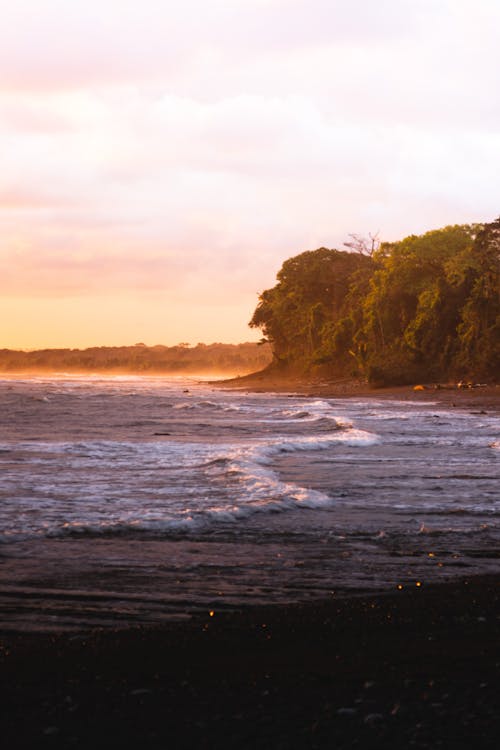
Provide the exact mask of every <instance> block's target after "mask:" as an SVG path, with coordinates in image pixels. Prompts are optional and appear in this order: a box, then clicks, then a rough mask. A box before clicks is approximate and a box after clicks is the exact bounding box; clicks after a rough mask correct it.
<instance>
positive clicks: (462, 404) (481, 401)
mask: <svg viewBox="0 0 500 750" xmlns="http://www.w3.org/2000/svg"><path fill="white" fill-rule="evenodd" d="M216 384H217V385H219V386H221V387H224V388H236V389H241V390H248V391H250V392H254V393H261V392H262V393H265V392H269V391H273V392H276V393H294V394H298V395H302V396H304V397H315V398H335V399H337V398H354V399H357V398H374V399H377V400H392V399H396V400H398V401H422V402H424V403H425V402H429V401H437V402H438V403H440V404H442V405H443V406H449V407H451V408H459V409H460V408H462V409H479V410H481V409H484V410H487V411H492V412H498V411H500V385H498V384H492V383H488V384H477V385H476V386H473V387H470V388H469V387H464V388H459V387H458V386H457V385H456V384H422V385H421V384H416V385H415V386H411V385H401V386H392V387H387V388H375V387H373V386H370V385H368V384H367V383H366V381H364V380H356V379H354V380H353V379H348V378H344V379H339V380H324V379H320V378H313V377H311V378H304V377H294V376H281V375H279V374H277V373H266V372H262V373H260V372H257V373H252V374H251V375H244V376H242V377H238V378H232V379H230V380H224V381H218V382H216Z"/></svg>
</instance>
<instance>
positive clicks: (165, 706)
mask: <svg viewBox="0 0 500 750" xmlns="http://www.w3.org/2000/svg"><path fill="white" fill-rule="evenodd" d="M498 604H499V597H498V579H497V578H492V577H488V578H484V577H483V578H471V579H464V580H461V581H458V582H453V583H444V584H441V585H434V586H429V587H427V586H425V585H422V586H420V587H418V586H415V587H414V588H413V587H412V588H408V589H403V590H401V591H394V592H388V593H387V594H384V595H380V594H379V595H374V596H366V595H365V596H363V597H350V598H345V599H338V600H336V599H335V598H333V599H332V600H330V601H328V602H318V603H316V604H310V605H307V606H288V607H270V608H249V609H247V610H243V611H239V612H234V613H224V614H219V613H218V612H214V613H213V615H212V616H211V615H210V613H209V612H207V613H206V615H204V616H199V617H196V618H193V619H191V620H189V621H186V622H184V623H172V624H170V625H167V626H163V627H162V628H155V629H131V630H124V631H119V630H118V631H112V632H109V631H108V632H101V633H99V632H94V633H87V634H82V635H79V636H68V635H64V636H63V635H53V636H48V635H44V636H42V635H38V636H36V635H31V636H22V637H21V636H16V637H14V636H10V637H7V638H4V639H3V640H2V650H1V672H2V698H1V701H2V715H3V721H2V735H3V740H4V742H5V747H9V748H24V747H27V748H35V747H36V748H39V747H40V748H42V747H43V748H45V747H64V748H70V747H75V748H97V747H98V748H100V747H122V748H123V747H127V748H128V747H130V748H132V747H133V748H138V747H141V748H142V747H147V748H220V747H224V748H327V747H328V748H351V747H359V748H387V747H392V748H406V747H416V748H457V747H460V748H471V747H474V748H494V747H497V742H498V739H499V737H500V714H499V711H498V709H499V704H498V696H499V687H500V685H499V679H498V676H499V675H498V668H499V662H500V653H499V642H498V625H499V614H500V613H499V607H498Z"/></svg>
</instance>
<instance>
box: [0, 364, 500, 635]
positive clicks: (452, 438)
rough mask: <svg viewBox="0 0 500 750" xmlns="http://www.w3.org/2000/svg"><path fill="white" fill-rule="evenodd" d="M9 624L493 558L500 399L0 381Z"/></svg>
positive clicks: (323, 590) (3, 578) (158, 610)
mask: <svg viewBox="0 0 500 750" xmlns="http://www.w3.org/2000/svg"><path fill="white" fill-rule="evenodd" d="M0 429H1V432H0V472H1V474H0V476H1V482H0V597H1V599H2V615H0V618H1V621H0V627H2V628H3V629H4V630H6V629H13V630H16V629H37V630H49V629H52V628H54V629H81V628H87V627H95V626H114V625H117V624H130V623H134V622H140V623H150V622H159V621H162V620H164V619H169V618H170V619H171V618H173V617H183V616H186V614H189V613H190V612H193V611H197V610H200V609H202V610H206V609H207V608H211V609H214V608H219V609H220V608H224V607H234V606H241V605H242V604H247V603H250V604H255V603H263V602H266V603H269V602H285V601H287V602H288V601H303V600H306V599H311V598H318V597H325V596H332V595H338V594H339V593H342V592H343V591H348V590H349V591H352V590H371V589H383V588H390V587H394V586H396V585H398V584H400V585H415V584H416V582H417V581H419V582H422V583H423V584H424V585H425V583H426V582H428V581H432V580H438V579H442V578H449V577H452V576H460V575H469V574H473V573H481V572H493V571H495V572H496V571H498V570H499V567H500V566H499V559H498V558H499V554H500V489H499V488H500V482H499V479H500V417H499V416H498V415H493V414H492V415H489V414H477V413H476V414H473V413H469V412H466V411H459V410H454V409H446V408H443V407H442V406H440V405H438V404H425V405H423V404H422V403H417V402H415V403H412V402H411V401H404V402H398V401H381V402H377V401H376V400H373V399H370V400H368V399H366V400H351V399H349V400H334V399H304V398H301V397H298V396H287V395H283V394H280V395H276V394H246V393H239V392H235V391H223V390H219V389H214V388H213V387H212V386H210V385H209V384H198V383H196V382H194V381H192V380H191V381H187V380H182V379H170V380H166V379H152V378H108V379H100V378H97V377H95V378H77V377H66V378H64V377H61V378H54V379H48V378H32V379H26V380H23V379H11V380H3V381H0Z"/></svg>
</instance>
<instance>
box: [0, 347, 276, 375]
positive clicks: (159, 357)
mask: <svg viewBox="0 0 500 750" xmlns="http://www.w3.org/2000/svg"><path fill="white" fill-rule="evenodd" d="M270 360H271V351H270V348H269V346H259V345H258V344H255V343H251V342H247V343H243V344H219V343H216V344H197V345H196V346H189V344H178V345H177V346H161V345H158V346H145V345H144V344H142V343H141V344H136V345H135V346H112V347H111V346H99V347H92V348H90V349H43V350H37V351H28V352H25V351H14V350H11V349H0V372H4V373H9V372H11V373H13V372H39V371H41V372H59V373H75V372H103V373H108V374H109V373H136V374H142V375H148V374H149V375H154V374H171V375H183V374H189V373H191V374H195V375H203V374H212V375H217V374H224V375H245V374H247V373H250V372H254V371H255V370H261V369H262V368H263V367H266V365H268V364H269V362H270Z"/></svg>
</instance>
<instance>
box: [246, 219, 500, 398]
mask: <svg viewBox="0 0 500 750" xmlns="http://www.w3.org/2000/svg"><path fill="white" fill-rule="evenodd" d="M277 281H278V283H277V284H276V286H274V287H273V288H272V289H268V290H266V291H264V292H263V293H262V294H261V295H260V297H259V304H258V306H257V309H256V310H255V313H254V315H253V318H252V320H251V321H250V325H251V326H252V327H258V328H261V329H262V331H263V333H264V335H265V337H266V339H267V340H268V341H269V342H270V343H271V346H272V349H273V354H274V366H275V367H276V366H281V367H284V368H288V369H294V370H302V371H313V370H315V369H317V368H320V369H322V370H323V371H324V372H325V373H328V374H330V375H331V376H333V377H336V376H345V375H353V374H359V375H364V376H365V377H367V378H368V380H369V381H370V382H372V383H374V384H378V385H383V384H396V383H410V382H415V381H416V380H424V381H425V380H426V381H431V380H443V379H447V378H460V377H467V378H470V377H472V378H490V379H493V380H495V379H498V374H499V372H500V219H499V220H497V221H495V222H493V223H491V224H487V225H485V226H483V225H477V224H476V225H461V226H458V225H457V226H449V227H445V228H444V229H440V230H435V231H432V232H427V233H426V234H424V235H421V236H414V235H412V236H410V237H407V238H405V239H403V240H401V241H400V242H395V243H383V244H382V245H381V246H380V247H379V248H378V249H376V250H375V251H374V252H373V253H372V254H371V255H370V257H367V256H366V255H363V254H360V253H349V252H345V251H338V250H328V249H326V248H320V249H319V250H316V251H312V252H305V253H301V254H300V255H297V256H295V257H293V258H290V259H289V260H287V261H286V262H285V263H284V264H283V266H282V268H281V270H280V271H279V273H278V275H277Z"/></svg>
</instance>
